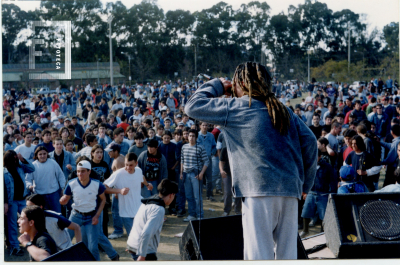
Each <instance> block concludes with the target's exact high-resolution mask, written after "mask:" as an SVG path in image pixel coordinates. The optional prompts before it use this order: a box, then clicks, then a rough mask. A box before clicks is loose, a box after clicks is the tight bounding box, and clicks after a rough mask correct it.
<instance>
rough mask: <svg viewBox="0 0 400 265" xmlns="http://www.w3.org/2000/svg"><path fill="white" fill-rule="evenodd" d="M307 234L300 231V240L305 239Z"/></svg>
mask: <svg viewBox="0 0 400 265" xmlns="http://www.w3.org/2000/svg"><path fill="white" fill-rule="evenodd" d="M308 234H310V232H304V231H301V233H300V237H301V238H305V237H306V236H308Z"/></svg>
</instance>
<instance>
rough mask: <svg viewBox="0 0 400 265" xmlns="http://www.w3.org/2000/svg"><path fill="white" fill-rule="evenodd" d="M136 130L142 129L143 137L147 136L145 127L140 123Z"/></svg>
mask: <svg viewBox="0 0 400 265" xmlns="http://www.w3.org/2000/svg"><path fill="white" fill-rule="evenodd" d="M136 131H137V132H140V131H142V133H143V135H144V137H145V138H149V132H148V131H147V128H146V127H144V126H143V125H140V126H139V127H138V128H137V130H136Z"/></svg>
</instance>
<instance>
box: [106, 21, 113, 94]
mask: <svg viewBox="0 0 400 265" xmlns="http://www.w3.org/2000/svg"><path fill="white" fill-rule="evenodd" d="M113 18H114V17H113V15H110V16H109V17H108V19H107V22H108V25H109V27H110V36H109V37H110V85H111V86H113V85H114V69H113V57H112V41H111V22H112V20H113Z"/></svg>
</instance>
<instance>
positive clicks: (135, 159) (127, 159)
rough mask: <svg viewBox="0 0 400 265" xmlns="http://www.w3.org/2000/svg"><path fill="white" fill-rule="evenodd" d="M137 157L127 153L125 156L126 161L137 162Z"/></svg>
mask: <svg viewBox="0 0 400 265" xmlns="http://www.w3.org/2000/svg"><path fill="white" fill-rule="evenodd" d="M137 158H138V156H137V155H136V154H135V153H127V154H126V156H125V159H126V161H137Z"/></svg>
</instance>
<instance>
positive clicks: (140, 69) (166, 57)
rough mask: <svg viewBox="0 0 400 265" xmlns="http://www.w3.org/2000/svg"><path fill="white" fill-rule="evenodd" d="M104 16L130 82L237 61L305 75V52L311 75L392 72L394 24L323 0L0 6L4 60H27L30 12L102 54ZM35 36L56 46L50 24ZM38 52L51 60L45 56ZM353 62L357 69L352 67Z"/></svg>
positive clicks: (82, 52)
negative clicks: (274, 10)
mask: <svg viewBox="0 0 400 265" xmlns="http://www.w3.org/2000/svg"><path fill="white" fill-rule="evenodd" d="M388 8H390V7H388ZM110 14H112V15H113V17H114V18H113V20H112V22H111V27H112V45H113V51H112V52H113V54H112V56H113V60H114V61H117V62H119V63H120V65H121V69H122V70H121V73H122V74H123V75H125V76H129V75H131V76H132V80H135V81H138V82H143V81H147V80H150V79H152V80H155V79H160V78H161V79H172V78H174V73H175V72H178V77H180V78H181V79H184V78H188V79H190V80H191V79H192V77H193V76H194V75H195V70H197V73H200V72H204V73H208V74H212V75H213V74H214V75H232V74H233V72H234V71H235V67H236V66H237V65H238V64H239V63H240V62H243V61H258V62H261V63H264V64H268V65H269V66H270V70H271V71H272V72H273V73H274V74H276V75H277V77H278V78H283V79H291V78H298V79H303V80H307V63H308V54H307V51H310V55H309V56H310V65H311V67H312V69H313V74H314V75H316V76H318V77H319V78H326V79H331V80H333V79H338V78H339V77H340V78H341V79H348V78H355V76H357V77H358V76H363V75H365V77H369V76H370V75H376V74H380V73H381V71H380V70H379V69H382V68H384V67H386V69H385V71H386V72H390V71H392V72H394V73H396V74H398V71H399V69H398V58H399V53H398V50H399V23H398V22H397V23H394V22H393V23H390V24H388V25H386V26H385V27H384V29H383V31H379V30H377V29H375V30H373V31H372V32H370V33H369V32H368V31H367V21H366V17H365V16H364V15H362V14H357V13H354V12H353V11H351V10H349V9H344V10H341V11H337V12H333V11H332V10H331V9H329V7H328V5H327V4H324V3H321V2H318V1H312V0H305V1H304V3H303V4H299V5H298V6H293V5H290V6H289V7H288V9H287V12H285V13H284V12H281V13H279V14H277V15H274V16H271V15H270V14H271V7H270V6H269V5H268V3H267V2H259V1H253V2H250V3H248V4H242V5H241V6H240V8H239V9H237V10H235V9H233V8H232V6H231V5H229V4H227V3H225V2H219V3H217V4H215V5H213V6H212V7H210V8H208V9H204V10H201V11H196V12H194V13H191V12H189V11H184V10H171V11H168V12H165V11H164V10H163V9H161V8H160V7H159V6H158V5H157V2H156V1H154V0H144V1H142V2H141V3H139V4H135V5H133V6H132V7H131V8H129V9H128V8H127V7H126V6H125V5H123V4H122V3H121V2H120V1H117V2H116V3H106V4H105V5H103V4H102V3H101V2H100V0H85V1H77V0H74V1H69V0H68V1H42V2H41V5H40V8H39V9H37V10H35V11H28V12H25V11H23V10H21V9H20V8H19V7H18V6H16V5H14V4H3V5H2V25H3V30H2V39H3V64H11V63H26V62H27V60H28V54H29V47H28V46H27V40H29V39H31V38H33V34H31V35H29V36H28V37H24V34H22V33H24V32H26V29H28V28H29V27H30V25H31V22H32V21H35V20H49V21H58V20H68V21H72V62H74V63H77V62H96V61H98V60H100V61H102V62H108V61H109V60H110V58H109V57H110V55H109V28H108V22H107V21H106V20H107V17H108V16H109V15H110ZM349 32H351V33H350V45H351V54H352V55H351V62H352V70H351V71H350V72H347V69H343V67H340V65H345V63H343V62H344V61H347V56H348V42H349V35H348V34H349ZM36 34H38V35H40V36H42V37H45V38H46V39H47V40H49V41H48V42H46V45H47V44H49V45H48V46H46V47H45V49H46V50H47V51H48V54H54V53H53V52H54V50H55V43H56V40H55V38H56V37H55V35H54V34H53V32H52V31H51V29H48V28H42V29H40V30H39V31H36ZM36 38H37V35H36ZM36 49H38V48H36ZM128 54H129V56H130V57H131V65H130V66H131V67H130V68H131V70H130V71H131V72H130V73H129V67H128V57H127V55H128ZM36 60H41V62H51V56H50V55H49V56H47V57H46V56H42V57H41V58H39V57H37V58H36ZM396 61H397V64H396ZM37 62H39V61H37ZM332 62H336V63H337V64H338V65H336V69H337V68H339V69H340V71H343V72H342V73H341V74H339V73H334V72H333V71H335V72H338V70H331V71H329V70H328V71H326V70H321V69H322V68H324V69H326V68H328V69H329V67H328V66H329V65H331V64H332ZM327 64H328V66H327ZM360 65H362V67H361V66H360ZM196 67H197V69H195V68H196ZM321 67H322V68H321ZM357 67H358V68H360V67H361V68H362V69H363V70H360V71H359V70H354V69H358V68H357ZM330 68H332V67H330ZM333 68H334V67H333ZM371 69H372V70H371ZM374 69H375V70H374ZM335 76H336V77H335ZM339 81H342V80H339Z"/></svg>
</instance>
